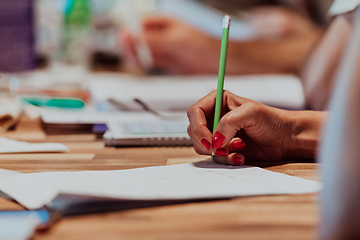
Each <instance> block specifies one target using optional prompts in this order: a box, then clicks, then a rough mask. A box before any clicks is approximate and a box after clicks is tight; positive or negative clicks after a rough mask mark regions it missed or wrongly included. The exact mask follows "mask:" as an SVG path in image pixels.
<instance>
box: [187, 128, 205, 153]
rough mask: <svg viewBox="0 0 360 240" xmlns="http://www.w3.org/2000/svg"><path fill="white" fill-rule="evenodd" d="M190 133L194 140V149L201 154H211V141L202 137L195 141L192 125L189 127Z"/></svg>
mask: <svg viewBox="0 0 360 240" xmlns="http://www.w3.org/2000/svg"><path fill="white" fill-rule="evenodd" d="M188 135H189V136H190V138H191V139H193V142H194V150H195V152H196V153H198V154H200V155H210V154H211V143H210V142H209V141H208V140H206V139H201V140H200V144H199V142H195V137H194V134H193V132H192V131H191V128H190V125H189V127H188Z"/></svg>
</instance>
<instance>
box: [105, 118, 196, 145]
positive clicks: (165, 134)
mask: <svg viewBox="0 0 360 240" xmlns="http://www.w3.org/2000/svg"><path fill="white" fill-rule="evenodd" d="M188 125H189V122H188V121H166V120H157V121H156V120H154V121H131V122H110V123H108V129H109V130H108V131H107V132H106V133H105V134H104V142H105V146H107V147H122V146H192V145H193V142H192V140H191V139H190V137H189V135H188V134H187V126H188Z"/></svg>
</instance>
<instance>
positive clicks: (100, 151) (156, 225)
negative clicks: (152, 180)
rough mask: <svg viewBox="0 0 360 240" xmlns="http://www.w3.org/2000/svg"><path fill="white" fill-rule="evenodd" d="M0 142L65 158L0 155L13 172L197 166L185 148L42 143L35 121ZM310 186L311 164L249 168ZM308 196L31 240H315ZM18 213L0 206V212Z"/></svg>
mask: <svg viewBox="0 0 360 240" xmlns="http://www.w3.org/2000/svg"><path fill="white" fill-rule="evenodd" d="M4 136H6V137H9V138H14V139H18V140H26V141H30V142H61V143H64V144H65V145H66V146H68V147H69V148H70V152H69V153H61V154H59V153H53V154H2V155H0V168H4V169H10V170H15V171H20V172H24V173H25V172H43V171H80V170H115V169H116V170H118V169H129V168H138V167H148V166H160V165H166V164H173V163H178V162H187V161H189V162H190V161H194V160H200V159H204V157H202V156H198V155H197V154H196V153H195V152H194V151H193V149H192V148H188V147H171V148H165V147H155V148H118V149H115V148H105V147H104V145H103V143H102V141H101V140H98V139H96V136H95V135H92V134H78V135H46V134H45V132H44V131H43V129H42V127H41V124H40V121H39V120H32V119H28V118H23V119H22V120H21V122H20V123H19V125H18V126H17V128H16V129H15V130H12V131H9V132H7V133H6V134H4ZM252 164H254V165H258V166H261V167H265V168H266V169H268V170H271V171H276V172H281V173H286V174H289V175H293V176H299V177H303V178H306V179H312V180H314V179H318V177H317V164H316V163H313V162H312V161H296V162H290V163H289V162H276V163H252ZM317 203H318V196H317V195H316V194H302V195H278V196H257V197H243V198H235V199H230V200H220V201H205V202H194V203H186V204H177V205H169V206H160V207H152V208H144V209H135V210H126V211H116V212H110V213H101V214H90V215H83V216H76V217H68V218H65V219H62V220H61V221H60V222H58V223H56V224H55V225H54V226H52V227H51V228H50V229H48V230H45V231H38V232H37V233H36V234H35V238H34V239H142V240H143V239H145V240H146V239H164V240H165V239H261V240H262V239H276V240H280V239H299V240H300V239H301V240H305V239H316V238H317V235H316V234H317V232H316V230H317V229H316V227H317V225H318V222H319V214H318V204H317ZM4 209H7V210H8V209H23V208H22V207H21V206H20V205H19V204H17V203H14V202H11V201H8V200H5V199H2V198H0V210H4Z"/></svg>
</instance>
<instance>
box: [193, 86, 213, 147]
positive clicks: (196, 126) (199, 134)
mask: <svg viewBox="0 0 360 240" xmlns="http://www.w3.org/2000/svg"><path fill="white" fill-rule="evenodd" d="M215 98H216V91H212V92H211V93H209V94H208V95H206V96H205V97H203V98H202V99H200V100H199V101H198V102H197V103H195V104H194V105H193V106H191V107H190V108H189V110H188V112H187V115H188V118H189V122H190V125H189V128H188V131H189V132H191V133H190V134H189V135H190V136H191V138H192V140H193V141H194V142H195V144H197V145H198V146H201V145H203V146H204V140H206V141H207V142H208V143H211V142H212V133H211V132H210V130H209V128H210V127H211V125H212V122H211V119H212V118H213V116H212V115H213V112H214V106H215ZM207 150H209V149H207Z"/></svg>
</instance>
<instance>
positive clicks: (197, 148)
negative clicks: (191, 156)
mask: <svg viewBox="0 0 360 240" xmlns="http://www.w3.org/2000/svg"><path fill="white" fill-rule="evenodd" d="M194 151H195V152H196V153H197V154H199V155H211V153H210V152H209V151H207V150H206V149H205V150H204V147H203V146H197V145H194Z"/></svg>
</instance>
